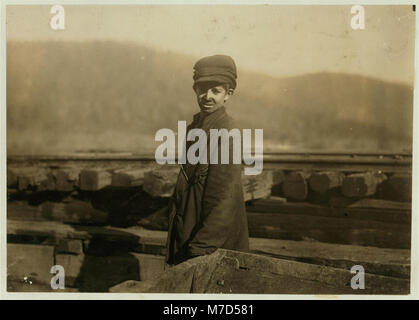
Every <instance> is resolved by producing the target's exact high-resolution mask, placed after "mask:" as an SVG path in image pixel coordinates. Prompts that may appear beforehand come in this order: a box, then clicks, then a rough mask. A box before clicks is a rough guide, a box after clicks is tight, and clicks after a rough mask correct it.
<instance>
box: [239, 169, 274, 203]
mask: <svg viewBox="0 0 419 320" xmlns="http://www.w3.org/2000/svg"><path fill="white" fill-rule="evenodd" d="M273 178H274V176H273V172H272V171H263V172H262V173H261V174H259V175H255V176H250V175H245V174H242V184H243V197H244V201H249V200H255V199H261V198H267V197H269V196H270V195H271V190H272V186H273V183H274V180H273Z"/></svg>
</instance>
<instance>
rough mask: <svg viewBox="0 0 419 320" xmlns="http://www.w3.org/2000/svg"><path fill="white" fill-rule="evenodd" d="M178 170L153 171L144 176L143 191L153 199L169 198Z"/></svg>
mask: <svg viewBox="0 0 419 320" xmlns="http://www.w3.org/2000/svg"><path fill="white" fill-rule="evenodd" d="M178 175H179V169H178V168H176V169H155V170H152V171H148V172H146V173H145V174H144V181H143V190H144V191H145V192H147V193H148V194H150V195H151V196H153V197H170V196H171V195H172V194H173V190H174V188H175V185H176V181H177V177H178Z"/></svg>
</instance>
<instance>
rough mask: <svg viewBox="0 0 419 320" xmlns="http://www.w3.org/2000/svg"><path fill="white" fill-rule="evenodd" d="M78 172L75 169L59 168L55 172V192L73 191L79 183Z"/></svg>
mask: <svg viewBox="0 0 419 320" xmlns="http://www.w3.org/2000/svg"><path fill="white" fill-rule="evenodd" d="M79 173H80V170H78V169H77V168H59V169H58V170H56V171H55V186H56V190H57V191H62V192H69V191H73V190H74V189H75V188H76V187H77V186H78V183H79Z"/></svg>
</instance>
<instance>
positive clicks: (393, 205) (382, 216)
mask: <svg viewBox="0 0 419 320" xmlns="http://www.w3.org/2000/svg"><path fill="white" fill-rule="evenodd" d="M246 210H247V212H258V213H279V214H288V215H309V216H317V217H331V218H343V219H356V220H366V221H379V222H388V223H396V224H407V225H410V222H411V206H410V204H409V203H402V204H401V203H400V202H394V201H385V200H378V199H362V200H357V201H355V202H353V201H352V202H351V203H350V204H348V205H347V206H346V207H330V206H324V205H316V204H311V203H306V202H299V203H297V202H288V203H283V202H282V201H277V200H275V199H260V200H256V201H253V202H252V203H251V204H249V205H247V206H246Z"/></svg>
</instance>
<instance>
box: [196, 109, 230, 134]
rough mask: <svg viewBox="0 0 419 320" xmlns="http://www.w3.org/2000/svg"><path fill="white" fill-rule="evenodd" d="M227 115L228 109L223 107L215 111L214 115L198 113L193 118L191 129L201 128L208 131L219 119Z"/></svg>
mask: <svg viewBox="0 0 419 320" xmlns="http://www.w3.org/2000/svg"><path fill="white" fill-rule="evenodd" d="M225 115H226V108H225V106H222V107H220V108H218V109H217V110H215V111H214V112H212V113H209V114H204V113H203V112H198V113H196V114H194V116H193V122H192V124H191V127H195V128H196V127H200V128H202V129H203V130H204V131H207V130H209V129H210V128H211V126H212V124H213V123H214V122H216V121H217V120H218V119H220V118H221V117H223V116H225Z"/></svg>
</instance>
